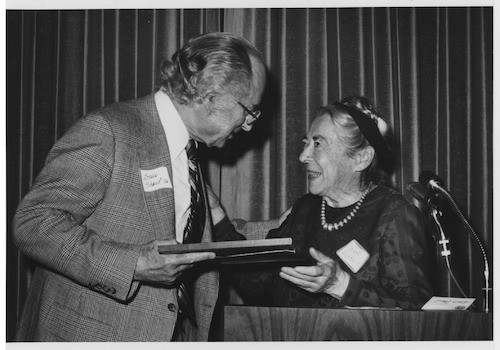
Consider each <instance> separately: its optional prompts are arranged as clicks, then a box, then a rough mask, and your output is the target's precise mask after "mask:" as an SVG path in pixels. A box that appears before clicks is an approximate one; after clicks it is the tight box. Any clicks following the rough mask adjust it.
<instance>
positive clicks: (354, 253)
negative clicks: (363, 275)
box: [337, 239, 370, 273]
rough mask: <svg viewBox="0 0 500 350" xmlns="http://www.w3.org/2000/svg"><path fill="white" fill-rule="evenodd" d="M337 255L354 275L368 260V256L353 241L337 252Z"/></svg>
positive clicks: (359, 245)
mask: <svg viewBox="0 0 500 350" xmlns="http://www.w3.org/2000/svg"><path fill="white" fill-rule="evenodd" d="M337 255H338V256H339V258H340V259H342V261H343V262H344V263H345V264H346V265H347V267H349V268H350V269H351V271H352V272H354V273H356V272H358V271H359V269H361V268H362V267H363V265H364V264H365V262H366V261H367V260H368V259H369V258H370V254H369V253H368V252H367V251H366V250H365V248H363V246H362V245H361V244H359V242H358V241H356V240H355V239H353V240H352V241H350V242H349V243H347V244H346V245H345V246H343V247H342V248H340V249H339V250H337Z"/></svg>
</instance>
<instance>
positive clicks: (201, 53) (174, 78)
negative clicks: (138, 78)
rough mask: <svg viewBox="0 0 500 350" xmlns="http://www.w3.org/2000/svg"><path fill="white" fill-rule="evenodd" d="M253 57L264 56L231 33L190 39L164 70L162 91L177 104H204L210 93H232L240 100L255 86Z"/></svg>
mask: <svg viewBox="0 0 500 350" xmlns="http://www.w3.org/2000/svg"><path fill="white" fill-rule="evenodd" d="M250 56H254V57H256V58H259V59H261V57H260V53H259V52H258V51H257V50H256V49H255V48H254V47H253V46H252V44H250V43H249V42H248V41H247V40H245V39H243V38H241V37H237V36H235V35H232V34H229V33H221V32H217V33H208V34H203V35H200V36H198V37H195V38H192V39H190V40H189V41H188V42H187V43H186V44H185V45H184V47H183V48H182V49H180V50H178V51H177V52H176V53H174V54H173V56H172V60H171V61H169V60H165V61H164V62H163V64H162V67H161V79H162V88H163V89H164V90H165V91H166V92H167V93H168V94H169V96H171V97H172V98H173V99H174V100H175V101H177V102H178V103H180V104H187V103H190V102H191V101H200V100H201V99H203V98H204V97H205V96H206V93H207V92H208V91H214V92H216V93H220V94H223V93H228V92H231V94H233V95H234V96H236V97H238V98H240V97H243V96H245V95H246V94H248V93H249V90H250V88H251V83H252V65H251V62H250Z"/></svg>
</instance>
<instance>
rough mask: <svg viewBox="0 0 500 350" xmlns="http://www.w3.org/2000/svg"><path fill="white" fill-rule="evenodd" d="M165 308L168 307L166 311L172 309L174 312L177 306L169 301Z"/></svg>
mask: <svg viewBox="0 0 500 350" xmlns="http://www.w3.org/2000/svg"><path fill="white" fill-rule="evenodd" d="M167 308H168V311H172V312H175V311H176V310H177V307H175V304H174V303H169V304H168V306H167Z"/></svg>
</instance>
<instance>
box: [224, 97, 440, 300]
mask: <svg viewBox="0 0 500 350" xmlns="http://www.w3.org/2000/svg"><path fill="white" fill-rule="evenodd" d="M387 133H388V127H387V124H386V122H385V121H383V120H382V119H381V118H380V116H379V115H378V113H377V112H376V111H375V109H374V108H373V107H372V105H371V104H370V103H369V102H368V100H366V99H365V98H362V97H353V98H346V99H344V100H342V101H340V102H334V103H333V104H331V105H327V106H325V107H322V108H320V109H319V112H318V114H317V117H316V119H315V120H314V121H313V123H312V125H311V128H310V129H309V132H308V134H307V136H305V137H304V139H303V143H304V149H303V151H302V153H301V155H300V158H299V159H300V161H301V162H302V163H303V164H304V165H305V168H306V172H307V178H308V184H309V186H308V188H309V193H308V194H306V195H305V196H303V197H301V198H299V199H298V200H297V201H296V202H295V203H294V205H293V207H292V210H291V213H290V214H289V215H288V217H287V218H286V220H285V221H284V222H283V223H282V224H281V225H280V227H279V228H277V229H273V230H271V231H269V233H268V235H267V238H279V237H292V238H293V242H294V245H296V246H297V248H299V250H302V251H305V252H307V251H308V252H309V254H310V256H311V257H312V259H313V260H312V261H313V263H312V264H311V265H310V266H295V267H281V268H278V269H271V270H269V271H263V272H262V271H261V272H258V273H254V274H242V275H241V278H240V282H241V283H243V284H244V287H245V288H242V289H241V290H242V291H246V292H248V293H246V292H245V293H244V294H250V292H252V291H254V292H262V291H267V292H269V293H270V294H271V295H272V300H273V303H274V305H276V306H295V307H300V306H307V307H342V306H356V307H360V306H371V307H388V308H395V307H399V308H403V309H417V308H420V307H421V306H422V305H423V304H424V303H425V302H426V301H427V300H428V299H429V298H430V297H431V294H432V292H431V287H430V284H429V282H428V280H427V277H426V276H428V273H427V268H428V267H427V265H426V264H427V260H428V258H427V256H426V254H427V248H426V239H425V236H424V227H425V226H424V221H423V218H422V216H421V214H420V212H419V210H418V209H417V208H416V207H415V206H413V205H412V204H410V203H409V202H407V201H406V200H405V199H404V197H403V196H402V195H401V194H399V193H397V192H395V191H394V190H392V189H390V188H388V187H386V186H385V185H383V183H384V178H385V177H384V170H385V169H389V168H390V166H391V163H392V162H391V156H390V150H389V147H388V143H387V141H386V138H385V136H387ZM216 235H217V240H235V239H244V237H243V236H241V235H240V234H238V233H237V232H236V231H235V229H234V228H233V226H232V225H231V224H230V222H229V220H228V219H227V218H225V219H223V220H222V221H221V222H220V223H219V224H218V225H216Z"/></svg>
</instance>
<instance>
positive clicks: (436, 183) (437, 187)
mask: <svg viewBox="0 0 500 350" xmlns="http://www.w3.org/2000/svg"><path fill="white" fill-rule="evenodd" d="M418 182H419V183H420V184H421V185H422V186H425V188H427V189H428V190H429V191H436V192H439V194H441V195H442V196H443V197H444V198H445V199H446V200H447V201H448V203H449V204H450V205H451V208H452V209H453V211H454V212H455V214H456V215H457V216H458V217H459V219H460V221H461V222H462V225H463V226H464V228H465V229H466V230H467V231H468V232H469V234H470V235H471V238H473V239H474V241H475V243H476V244H477V247H478V248H479V250H480V251H481V254H482V256H483V262H484V272H483V273H484V281H485V288H483V289H484V291H485V297H484V311H485V312H486V313H488V312H489V291H491V288H490V287H489V275H490V272H489V271H490V269H489V264H488V257H487V255H486V251H485V249H484V246H483V244H482V242H481V240H480V239H479V237H478V236H477V235H476V232H475V231H474V229H473V228H472V226H471V225H470V223H469V221H467V219H466V218H465V216H464V214H463V213H462V211H461V210H460V208H459V207H458V204H457V203H456V202H455V200H454V199H453V197H452V196H451V194H450V193H449V192H448V191H447V190H446V189H445V188H444V181H443V179H441V178H440V177H439V176H437V175H436V174H434V173H433V172H432V171H430V170H424V171H423V172H422V173H421V174H420V176H419V177H418ZM436 192H433V193H434V194H435V195H437V194H438V193H436ZM410 193H411V192H410ZM428 198H430V197H428ZM434 209H436V210H437V208H435V207H434ZM435 221H436V223H437V224H438V226H439V227H440V224H439V221H438V220H437V217H435ZM440 229H441V227H440ZM442 234H443V240H442V242H443V243H445V241H446V240H445V237H444V233H443V232H442ZM440 243H441V242H440ZM443 245H444V244H443ZM450 272H451V270H450ZM452 277H453V275H452ZM457 286H458V283H457ZM459 289H460V286H459ZM462 294H464V293H463V292H462ZM464 295H465V294H464Z"/></svg>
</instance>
